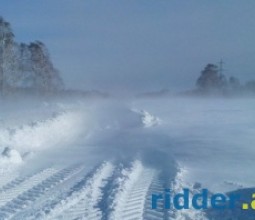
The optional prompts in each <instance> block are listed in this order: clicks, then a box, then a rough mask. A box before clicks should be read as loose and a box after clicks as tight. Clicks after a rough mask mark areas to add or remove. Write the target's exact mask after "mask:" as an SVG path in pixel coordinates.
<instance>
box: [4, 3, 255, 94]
mask: <svg viewBox="0 0 255 220" xmlns="http://www.w3.org/2000/svg"><path fill="white" fill-rule="evenodd" d="M254 12H255V1H254V0H246V1H240V0H224V1H222V0H214V1H211V0H189V1H187V0H186V1H185V0H182V1H180V0H128V1H127V0H126V1H124V0H108V1H105V0H104V1H103V0H100V1H99V0H90V1H88V0H74V1H70V0H69V1H68V0H37V1H32V0H22V1H19V0H12V1H8V0H1V7H0V15H2V16H3V17H4V18H5V19H6V20H7V21H9V22H10V23H11V25H12V28H13V31H14V33H15V35H16V41H18V42H27V43H28V42H30V41H34V40H41V41H43V42H44V43H45V44H46V45H47V47H48V49H49V51H50V53H51V56H52V59H53V62H54V64H55V66H56V67H57V68H58V69H59V70H60V71H61V73H62V76H63V78H64V80H65V82H66V85H67V87H70V88H82V89H100V90H106V91H116V90H117V91H119V90H121V91H123V92H125V91H148V90H158V89H162V88H168V89H170V90H173V91H175V90H182V89H185V88H191V87H192V86H193V85H194V82H195V80H196V78H197V77H198V75H199V74H200V71H201V70H202V69H203V67H204V66H205V65H206V64H207V63H209V62H212V63H217V62H219V60H220V59H221V58H223V59H224V61H225V69H226V71H225V74H226V75H227V76H230V75H234V76H237V77H239V78H240V79H241V81H243V82H244V81H245V80H249V79H253V78H254V79H255V62H254V61H255V13H254Z"/></svg>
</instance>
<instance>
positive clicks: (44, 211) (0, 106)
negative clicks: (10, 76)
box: [0, 98, 255, 220]
mask: <svg viewBox="0 0 255 220" xmlns="http://www.w3.org/2000/svg"><path fill="white" fill-rule="evenodd" d="M0 102H1V103H0V174H1V178H0V220H5V219H17V220H23V219H24V220H26V219H31V220H33V219H34V220H35V219H36V220H37V219H66V220H72V219H102V220H108V219H111V220H119V219H124V220H125V219H177V220H190V219H194V220H199V219H201V220H203V219H205V220H206V219H212V218H213V219H222V218H221V217H219V216H220V215H217V213H212V212H206V211H198V210H193V209H189V210H181V211H176V210H163V209H161V210H152V209H151V194H152V193H162V192H163V190H164V189H165V188H171V189H172V190H173V191H174V192H176V193H177V192H180V191H181V190H182V189H183V188H185V187H186V188H189V189H191V192H192V193H195V192H198V191H199V190H200V189H201V188H207V189H208V190H209V191H210V192H221V193H227V192H229V191H234V190H241V191H242V192H245V191H246V190H247V189H252V188H253V187H254V186H255V178H254V172H253V169H252V168H253V167H254V165H255V160H254V157H255V147H254V144H255V117H254V116H255V100H254V99H216V98H210V99H185V98H176V99H174V98H168V99H167V98H164V99H133V100H131V99H126V100H121V101H120V100H112V99H104V100H101V99H100V100H99V99H97V100H91V99H84V100H77V99H74V100H70V99H69V100H63V99H61V100H60V99H54V100H50V101H49V100H48V101H45V100H44V101H42V100H18V101H6V100H5V101H3V100H0ZM224 218H225V219H244V218H243V217H242V213H238V214H236V213H234V212H233V213H231V212H228V213H225V214H224ZM246 218H247V219H253V218H252V217H249V216H248V217H247V214H246V217H245V219H246Z"/></svg>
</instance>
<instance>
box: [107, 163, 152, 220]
mask: <svg viewBox="0 0 255 220" xmlns="http://www.w3.org/2000/svg"><path fill="white" fill-rule="evenodd" d="M155 175H156V171H155V170H154V169H151V168H145V167H144V166H143V165H142V163H141V162H140V161H138V160H136V161H134V162H133V163H132V165H131V168H123V169H122V170H121V171H120V176H119V177H117V178H115V180H114V181H113V183H112V191H111V192H110V195H109V198H110V200H109V201H108V210H107V211H108V213H107V215H106V216H104V219H110V220H116V219H124V220H130V219H143V213H144V207H145V203H146V195H147V192H148V189H149V187H150V184H151V181H152V180H153V178H154V176H155Z"/></svg>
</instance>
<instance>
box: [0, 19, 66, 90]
mask: <svg viewBox="0 0 255 220" xmlns="http://www.w3.org/2000/svg"><path fill="white" fill-rule="evenodd" d="M63 88H64V83H63V80H62V79H61V77H60V74H59V71H58V70H57V69H56V68H55V67H54V65H53V63H52V61H51V59H50V55H49V52H48V50H47V48H46V46H45V45H44V44H43V43H42V42H40V41H35V42H32V43H30V44H25V43H17V42H15V40H14V34H13V31H12V28H11V25H10V23H8V22H7V21H5V20H4V19H3V18H2V17H0V93H1V95H4V94H9V93H14V92H17V91H25V92H31V91H32V92H37V93H54V92H56V91H60V90H62V89H63Z"/></svg>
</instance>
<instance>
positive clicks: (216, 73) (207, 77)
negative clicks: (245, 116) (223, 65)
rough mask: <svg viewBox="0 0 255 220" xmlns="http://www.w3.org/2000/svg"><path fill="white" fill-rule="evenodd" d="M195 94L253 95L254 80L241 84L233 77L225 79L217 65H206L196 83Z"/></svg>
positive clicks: (254, 92)
mask: <svg viewBox="0 0 255 220" xmlns="http://www.w3.org/2000/svg"><path fill="white" fill-rule="evenodd" d="M196 87H197V89H196V90H195V91H193V92H194V93H195V94H201V95H204V94H205V95H206V94H219V95H247V94H251V95H255V80H251V81H248V82H246V83H245V84H242V83H241V82H240V80H239V79H238V78H236V77H234V76H231V77H229V78H227V77H226V76H225V75H224V74H222V71H221V69H220V67H219V66H218V65H215V64H211V63H210V64H207V65H206V66H205V68H204V69H203V70H202V72H201V74H200V76H199V78H198V79H197V81H196Z"/></svg>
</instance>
